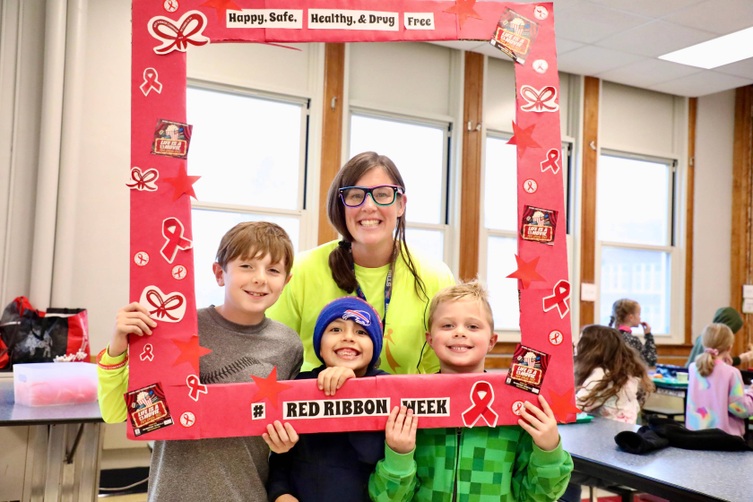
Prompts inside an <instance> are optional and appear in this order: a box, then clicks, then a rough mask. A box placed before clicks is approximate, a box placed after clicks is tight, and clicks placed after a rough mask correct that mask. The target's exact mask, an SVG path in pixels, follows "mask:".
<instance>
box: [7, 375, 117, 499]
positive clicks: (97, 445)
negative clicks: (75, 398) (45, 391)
mask: <svg viewBox="0 0 753 502" xmlns="http://www.w3.org/2000/svg"><path fill="white" fill-rule="evenodd" d="M102 425H103V421H102V416H101V415H100V413H99V405H98V404H97V402H96V401H95V402H91V403H85V404H76V405H59V406H24V405H20V404H16V403H15V401H14V398H13V379H12V378H2V379H0V426H2V427H19V428H22V427H28V429H29V433H28V444H27V451H26V459H25V466H23V467H20V466H19V470H20V471H21V472H23V480H22V483H23V490H22V495H21V500H22V501H24V502H26V501H30V502H34V501H45V502H56V501H60V500H65V501H69V500H70V501H87V502H91V501H92V500H95V499H96V498H97V493H98V486H99V454H100V451H101V447H102V438H103V434H102ZM3 461H4V463H7V462H10V461H12V459H8V458H6V459H4V460H3ZM1 477H2V476H0V478H1ZM5 481H6V482H8V483H9V484H10V482H13V481H15V482H18V481H19V480H5ZM3 484H4V483H3Z"/></svg>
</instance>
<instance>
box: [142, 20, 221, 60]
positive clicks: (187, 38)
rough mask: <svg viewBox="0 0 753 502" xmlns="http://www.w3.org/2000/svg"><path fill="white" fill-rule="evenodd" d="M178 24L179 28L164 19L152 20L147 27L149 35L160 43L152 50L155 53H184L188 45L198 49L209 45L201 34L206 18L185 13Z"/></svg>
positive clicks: (207, 40)
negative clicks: (160, 43)
mask: <svg viewBox="0 0 753 502" xmlns="http://www.w3.org/2000/svg"><path fill="white" fill-rule="evenodd" d="M178 23H179V24H180V27H177V26H176V25H175V24H173V21H172V20H171V19H168V18H166V17H162V16H156V17H154V18H152V21H151V22H150V23H149V25H148V26H147V27H148V29H149V33H150V34H151V35H152V36H153V37H154V38H156V39H158V40H161V41H162V45H161V46H159V47H155V48H154V52H155V53H157V54H160V55H162V54H167V53H169V52H172V51H174V50H176V51H180V52H186V49H187V48H188V45H189V44H191V45H195V46H197V47H199V46H202V45H205V44H208V43H209V39H208V38H207V37H205V36H204V35H203V34H202V33H201V32H202V31H203V30H204V27H205V26H206V25H207V18H206V17H205V16H204V14H202V13H201V12H199V11H191V12H186V13H185V14H184V15H183V17H181V18H180V20H179V21H178Z"/></svg>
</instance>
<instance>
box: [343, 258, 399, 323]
mask: <svg viewBox="0 0 753 502" xmlns="http://www.w3.org/2000/svg"><path fill="white" fill-rule="evenodd" d="M394 270H395V262H394V261H393V262H392V263H390V270H389V272H387V278H386V279H385V280H384V316H383V317H382V329H384V327H385V323H386V322H387V308H388V307H389V306H390V300H391V299H392V272H393V271H394ZM353 273H354V274H355V273H356V267H355V265H353ZM356 294H357V295H358V297H359V298H360V299H361V300H363V301H365V302H368V300H367V299H366V295H365V294H363V290H362V289H361V285H360V284H358V281H356Z"/></svg>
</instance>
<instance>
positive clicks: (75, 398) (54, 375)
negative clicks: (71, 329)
mask: <svg viewBox="0 0 753 502" xmlns="http://www.w3.org/2000/svg"><path fill="white" fill-rule="evenodd" d="M13 395H14V398H15V401H16V404H23V405H26V406H50V405H61V404H79V403H91V402H95V401H96V400H97V365H96V364H93V363H83V362H64V363H27V364H14V365H13Z"/></svg>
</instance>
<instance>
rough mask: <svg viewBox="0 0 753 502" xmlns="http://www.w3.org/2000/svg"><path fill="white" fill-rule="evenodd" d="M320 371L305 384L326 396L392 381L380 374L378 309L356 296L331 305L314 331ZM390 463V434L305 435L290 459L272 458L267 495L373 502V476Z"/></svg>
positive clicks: (313, 372) (285, 456) (309, 374)
mask: <svg viewBox="0 0 753 502" xmlns="http://www.w3.org/2000/svg"><path fill="white" fill-rule="evenodd" d="M313 340H314V351H315V352H316V355H317V357H318V358H319V360H320V361H322V363H323V364H322V365H321V366H319V367H318V368H316V369H314V370H311V371H305V372H302V373H300V374H299V375H298V377H296V380H300V379H317V381H318V386H319V389H320V390H322V391H323V392H324V393H325V395H328V396H332V395H334V394H335V392H336V391H337V389H339V388H340V387H341V386H342V385H343V383H344V382H345V381H346V380H347V379H348V378H355V377H364V376H377V375H386V374H387V373H386V372H384V371H382V370H379V369H377V366H378V365H379V355H380V354H381V352H382V325H381V320H380V319H379V315H378V314H377V312H376V311H375V310H374V308H373V307H372V306H371V305H369V304H368V303H367V302H365V301H364V300H361V299H360V298H358V297H356V296H345V297H342V298H338V299H336V300H333V301H332V302H330V303H329V304H327V305H326V306H325V307H324V308H323V309H322V311H321V313H320V314H319V317H318V318H317V321H316V325H315V327H314V336H313ZM383 457H384V431H375V432H329V433H317V434H304V435H301V436H300V439H299V440H298V443H297V444H296V445H295V446H294V447H293V448H292V449H291V450H290V451H288V452H287V453H282V454H277V453H272V455H271V456H270V459H269V470H270V472H269V481H268V483H267V492H268V496H269V500H270V501H271V502H275V501H278V502H283V501H294V500H298V501H301V502H305V501H322V502H323V501H332V500H337V501H341V502H349V501H353V502H360V501H367V500H369V494H368V482H369V475H370V474H371V472H372V471H373V470H374V466H375V465H376V463H377V462H378V461H379V460H381V459H382V458H383Z"/></svg>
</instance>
